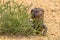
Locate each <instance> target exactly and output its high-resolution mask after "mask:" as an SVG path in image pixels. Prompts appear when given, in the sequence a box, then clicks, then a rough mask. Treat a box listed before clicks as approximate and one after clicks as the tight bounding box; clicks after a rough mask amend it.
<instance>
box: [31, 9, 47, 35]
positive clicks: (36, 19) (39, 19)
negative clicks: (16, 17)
mask: <svg viewBox="0 0 60 40" xmlns="http://www.w3.org/2000/svg"><path fill="white" fill-rule="evenodd" d="M31 18H32V20H33V22H32V23H33V28H34V29H35V30H38V31H40V32H41V33H42V35H46V33H47V27H46V25H45V24H44V22H43V20H44V10H43V9H42V8H34V9H32V10H31ZM36 33H37V34H39V32H36Z"/></svg>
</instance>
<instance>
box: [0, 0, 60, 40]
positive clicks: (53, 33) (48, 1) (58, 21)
mask: <svg viewBox="0 0 60 40" xmlns="http://www.w3.org/2000/svg"><path fill="white" fill-rule="evenodd" d="M22 1H23V2H24V4H25V5H30V4H31V3H33V5H32V7H31V9H32V8H35V7H36V8H43V9H44V10H45V14H44V22H45V24H46V25H47V27H48V32H47V36H31V37H7V36H0V40H60V27H59V26H60V18H59V17H60V0H16V2H18V3H21V2H22ZM31 9H30V10H31ZM30 10H29V12H30Z"/></svg>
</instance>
